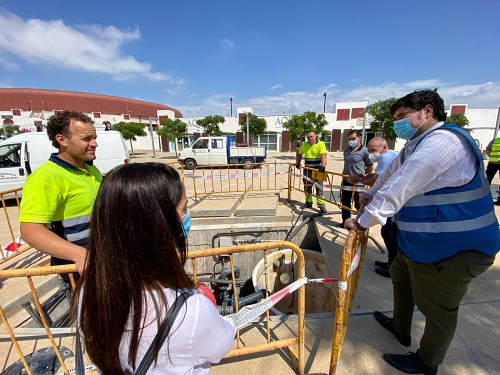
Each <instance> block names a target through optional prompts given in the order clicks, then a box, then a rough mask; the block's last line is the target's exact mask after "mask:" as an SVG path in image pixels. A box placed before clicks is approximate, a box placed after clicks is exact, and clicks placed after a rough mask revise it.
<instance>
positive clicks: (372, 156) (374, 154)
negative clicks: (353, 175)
mask: <svg viewBox="0 0 500 375" xmlns="http://www.w3.org/2000/svg"><path fill="white" fill-rule="evenodd" d="M381 156H382V155H380V153H378V152H370V154H369V155H368V157H369V158H370V160H371V161H372V162H374V163H376V162H378V160H379V159H380V157H381Z"/></svg>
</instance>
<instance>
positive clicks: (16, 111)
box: [12, 109, 21, 116]
mask: <svg viewBox="0 0 500 375" xmlns="http://www.w3.org/2000/svg"><path fill="white" fill-rule="evenodd" d="M12 115H13V116H21V110H20V109H12Z"/></svg>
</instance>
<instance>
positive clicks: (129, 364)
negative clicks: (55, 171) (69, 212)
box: [73, 163, 235, 374]
mask: <svg viewBox="0 0 500 375" xmlns="http://www.w3.org/2000/svg"><path fill="white" fill-rule="evenodd" d="M189 224H190V216H189V211H188V210H187V198H186V191H185V188H184V185H183V184H182V182H181V180H180V178H179V174H178V173H177V171H175V170H174V169H173V168H171V167H169V166H168V165H166V164H161V163H135V164H129V165H123V166H120V167H117V168H115V169H114V170H112V171H111V172H109V173H108V174H107V176H106V177H105V179H104V181H103V183H102V185H101V188H100V190H99V193H98V195H97V199H96V201H95V206H94V210H93V213H92V218H91V221H90V237H89V247H88V254H87V265H86V268H85V271H84V273H83V276H82V280H81V282H80V283H79V285H78V287H77V290H76V293H75V297H74V301H73V302H74V305H76V304H77V302H79V308H78V323H79V328H80V330H81V332H82V334H83V336H84V340H83V341H84V343H85V347H86V349H87V352H88V354H89V357H90V359H91V360H92V362H93V363H94V364H95V365H96V366H97V367H98V368H99V369H100V370H101V371H102V372H103V374H125V373H133V372H134V371H135V370H136V368H137V367H138V366H139V363H140V362H141V360H142V359H143V357H144V354H145V353H146V351H147V349H148V347H149V346H150V345H151V343H152V342H153V340H154V339H155V336H156V334H157V332H158V330H159V327H160V324H161V323H162V322H163V321H164V320H165V317H166V315H167V311H168V309H169V308H170V307H171V305H172V304H174V303H175V300H176V298H177V296H178V295H179V294H180V293H181V291H184V290H190V291H191V290H193V288H194V284H193V281H192V280H191V279H190V278H189V277H188V275H187V274H186V272H185V270H184V267H183V266H184V264H185V261H186V253H187V249H186V236H187V233H188V231H189ZM234 335H235V327H234V324H233V323H232V321H230V320H226V319H225V318H223V317H222V316H221V315H219V313H218V311H217V309H216V308H215V307H214V306H213V304H212V302H210V300H209V299H208V298H206V297H205V296H203V295H201V294H195V295H193V296H191V297H190V298H189V299H187V300H186V302H185V304H184V305H183V306H182V309H181V310H180V314H179V315H178V316H177V318H176V319H175V320H174V321H173V325H172V330H171V331H170V334H169V336H168V338H167V340H166V342H165V344H164V345H162V346H161V347H160V345H159V344H158V343H157V344H156V345H155V347H154V352H153V355H154V358H155V361H154V362H153V364H152V365H151V367H150V368H149V371H148V374H208V373H210V362H211V363H216V362H218V361H219V360H220V359H221V358H222V357H223V356H224V355H225V354H226V353H227V352H228V351H229V350H230V349H231V347H232V345H233V340H234Z"/></svg>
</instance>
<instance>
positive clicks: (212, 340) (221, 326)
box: [188, 295, 236, 364]
mask: <svg viewBox="0 0 500 375" xmlns="http://www.w3.org/2000/svg"><path fill="white" fill-rule="evenodd" d="M199 297H200V298H199V300H200V301H199V303H198V308H197V315H198V319H197V320H198V322H197V324H196V327H195V330H194V336H193V346H192V348H193V351H194V353H193V358H196V360H195V363H196V364H202V363H205V362H210V363H218V362H219V361H220V360H221V359H222V357H224V356H225V355H226V354H227V353H228V352H229V351H230V350H231V348H232V347H233V345H234V336H235V334H236V328H235V326H234V323H233V321H232V320H231V319H226V318H224V317H223V316H221V315H220V314H219V312H218V310H217V309H216V308H215V306H214V305H213V304H212V302H211V301H210V300H209V299H208V298H206V297H205V296H201V295H200V296H199ZM192 298H193V297H191V298H190V299H192ZM188 303H189V300H188Z"/></svg>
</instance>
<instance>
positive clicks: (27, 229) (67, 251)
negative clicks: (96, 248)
mask: <svg viewBox="0 0 500 375" xmlns="http://www.w3.org/2000/svg"><path fill="white" fill-rule="evenodd" d="M20 228H21V237H22V239H23V240H24V241H26V242H27V243H29V244H30V245H31V246H33V247H34V248H35V249H37V250H39V251H41V252H42V253H45V254H48V255H50V256H53V257H57V258H61V259H66V260H69V261H72V262H75V263H77V262H81V261H82V259H85V255H86V250H85V249H84V248H82V247H80V246H78V245H75V244H72V243H71V242H68V241H66V240H65V239H63V238H61V237H59V236H58V235H56V234H55V233H53V232H51V231H50V230H48V229H47V228H46V227H45V225H44V224H40V223H21V225H20Z"/></svg>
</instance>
